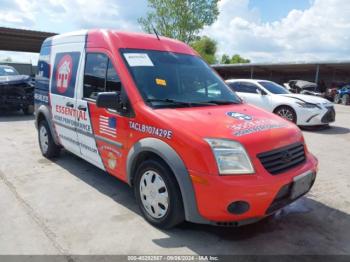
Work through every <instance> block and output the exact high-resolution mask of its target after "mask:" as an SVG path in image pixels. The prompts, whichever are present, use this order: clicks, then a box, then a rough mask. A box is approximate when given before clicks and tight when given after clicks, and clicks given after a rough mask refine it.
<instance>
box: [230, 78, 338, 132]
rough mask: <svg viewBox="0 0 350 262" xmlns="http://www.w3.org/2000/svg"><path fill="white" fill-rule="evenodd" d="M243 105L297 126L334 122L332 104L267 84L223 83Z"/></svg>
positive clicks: (234, 81)
mask: <svg viewBox="0 0 350 262" xmlns="http://www.w3.org/2000/svg"><path fill="white" fill-rule="evenodd" d="M226 83H227V85H228V86H229V87H230V88H231V89H232V90H233V91H235V92H236V93H237V95H238V96H240V97H241V98H242V100H243V101H245V102H247V103H249V104H252V105H255V106H258V107H260V108H263V109H265V110H267V111H270V112H273V113H275V114H277V115H279V116H281V117H283V118H285V119H287V120H289V121H292V122H294V123H296V124H297V125H299V126H314V125H328V124H329V123H331V122H334V121H335V110H334V106H333V103H331V102H329V101H328V100H326V99H324V98H320V97H316V96H310V95H300V94H293V93H290V92H289V91H288V90H286V89H285V88H284V87H283V86H281V85H278V84H276V83H274V82H271V81H267V80H250V79H235V80H227V81H226Z"/></svg>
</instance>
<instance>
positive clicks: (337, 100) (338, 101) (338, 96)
mask: <svg viewBox="0 0 350 262" xmlns="http://www.w3.org/2000/svg"><path fill="white" fill-rule="evenodd" d="M340 101H341V99H340V94H336V95H335V96H334V103H335V104H340Z"/></svg>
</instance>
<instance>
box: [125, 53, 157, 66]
mask: <svg viewBox="0 0 350 262" xmlns="http://www.w3.org/2000/svg"><path fill="white" fill-rule="evenodd" d="M124 57H125V59H126V61H127V62H128V64H129V66H131V67H135V66H154V65H153V63H152V60H151V59H150V58H149V56H148V55H147V54H145V53H142V54H141V53H125V54H124Z"/></svg>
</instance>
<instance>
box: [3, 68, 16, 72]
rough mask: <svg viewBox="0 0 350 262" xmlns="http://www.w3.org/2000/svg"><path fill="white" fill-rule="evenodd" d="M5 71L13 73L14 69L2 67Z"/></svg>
mask: <svg viewBox="0 0 350 262" xmlns="http://www.w3.org/2000/svg"><path fill="white" fill-rule="evenodd" d="M4 70H5V72H6V73H14V72H15V71H13V69H11V68H4Z"/></svg>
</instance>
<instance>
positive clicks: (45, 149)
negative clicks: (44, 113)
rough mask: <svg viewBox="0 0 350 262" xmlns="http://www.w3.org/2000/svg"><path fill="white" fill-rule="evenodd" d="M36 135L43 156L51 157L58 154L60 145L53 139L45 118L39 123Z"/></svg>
mask: <svg viewBox="0 0 350 262" xmlns="http://www.w3.org/2000/svg"><path fill="white" fill-rule="evenodd" d="M38 137H39V146H40V150H41V153H42V155H43V156H44V157H46V158H53V157H56V156H58V155H59V153H60V147H59V146H58V145H56V143H55V141H54V140H53V137H52V135H51V132H50V128H49V125H48V124H47V122H46V121H45V120H43V121H41V122H40V123H39V130H38Z"/></svg>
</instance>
